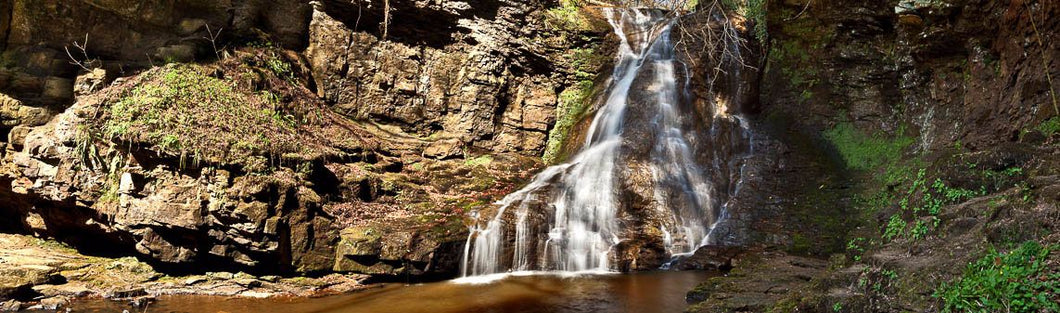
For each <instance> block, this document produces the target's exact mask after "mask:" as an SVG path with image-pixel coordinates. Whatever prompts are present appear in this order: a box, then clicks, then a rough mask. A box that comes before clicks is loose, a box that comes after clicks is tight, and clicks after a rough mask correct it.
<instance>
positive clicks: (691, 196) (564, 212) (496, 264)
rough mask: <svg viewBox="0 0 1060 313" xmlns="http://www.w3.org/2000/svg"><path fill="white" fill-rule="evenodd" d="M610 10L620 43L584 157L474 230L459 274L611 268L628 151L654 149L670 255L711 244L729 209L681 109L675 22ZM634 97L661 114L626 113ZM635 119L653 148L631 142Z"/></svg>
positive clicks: (511, 198) (511, 199) (543, 176)
mask: <svg viewBox="0 0 1060 313" xmlns="http://www.w3.org/2000/svg"><path fill="white" fill-rule="evenodd" d="M604 13H605V15H606V16H607V18H608V22H609V23H610V24H611V26H612V27H613V29H614V33H615V35H616V37H617V38H618V40H619V46H618V53H617V54H618V55H617V56H616V62H615V67H614V71H613V73H612V79H611V81H610V84H609V86H608V88H607V89H606V92H605V93H604V98H603V99H602V100H603V101H602V105H601V106H600V107H599V109H598V111H597V113H596V115H595V117H594V118H593V120H592V124H591V125H590V127H589V130H588V133H587V136H586V137H585V138H586V139H585V142H584V144H583V146H582V148H581V150H580V151H579V153H577V154H576V155H575V156H574V157H572V158H571V159H570V161H569V162H567V163H565V164H560V165H556V166H552V167H549V168H547V169H545V170H544V171H542V172H541V173H540V174H538V175H537V176H535V178H534V179H533V181H532V182H531V183H530V184H528V185H527V186H526V187H524V188H523V189H521V190H519V191H516V192H514V193H512V194H510V195H508V196H506V197H505V198H504V199H502V200H501V201H500V202H499V203H498V205H499V209H498V212H497V214H496V215H495V217H493V218H492V219H490V220H489V221H488V222H487V223H486V224H485V225H484V226H483V225H476V226H474V227H472V229H471V234H470V235H469V237H468V241H467V244H466V245H465V249H464V260H463V261H464V262H463V276H465V277H468V276H479V275H485V274H494V273H504V272H509V271H534V270H548V271H564V272H587V271H593V272H604V271H610V270H612V269H613V265H612V260H613V259H614V258H615V255H614V254H615V253H616V252H615V250H616V246H617V245H619V244H620V243H621V242H622V241H623V240H624V238H623V236H624V234H627V233H625V232H624V231H625V230H624V229H622V227H620V224H621V223H620V221H619V219H620V217H619V215H620V212H619V211H620V210H621V208H624V207H627V206H626V205H625V204H624V203H623V201H628V200H625V197H623V196H622V194H621V192H622V190H623V189H622V188H623V184H624V181H623V180H624V179H625V177H623V176H622V173H623V170H626V169H628V168H631V167H632V165H631V164H630V162H631V161H629V160H628V159H627V158H626V157H625V155H624V154H627V153H630V152H629V151H628V150H630V149H628V148H627V146H638V147H639V146H641V145H649V146H650V149H648V150H650V152H649V153H648V154H650V158H649V159H650V162H648V163H650V164H648V167H649V168H650V171H651V176H652V179H651V180H652V181H651V182H650V184H651V185H652V186H653V189H654V192H653V196H651V197H652V198H653V199H651V200H652V202H653V204H652V206H654V207H656V208H657V209H658V210H659V211H660V212H659V213H660V214H659V215H661V216H668V218H665V220H663V221H660V223H659V225H656V226H655V227H657V229H659V230H660V231H661V232H662V233H663V234H662V236H663V238H662V241H663V243H662V244H663V245H664V246H665V249H666V252H667V253H669V254H670V255H681V254H688V253H691V252H694V251H695V249H696V248H698V247H700V246H702V245H705V244H707V243H708V241H709V238H710V231H711V229H712V228H713V226H714V225H715V224H716V223H717V222H718V218H719V216H721V215H722V214H723V212H722V210H723V209H724V206H723V205H718V203H716V201H715V200H714V199H713V196H712V195H713V194H715V190H714V186H713V185H712V181H711V179H710V178H708V175H704V171H703V169H701V168H700V166H699V165H697V164H696V158H695V157H694V153H695V151H694V148H693V147H692V146H693V145H692V144H690V142H689V140H690V138H694V137H695V136H693V135H692V134H691V129H692V128H693V126H692V124H693V123H694V121H693V119H692V118H689V117H688V116H687V115H689V114H687V113H688V112H686V111H687V110H688V108H687V105H686V106H684V107H682V106H681V105H680V104H681V101H680V100H681V97H682V95H683V93H681V92H679V88H685V87H687V85H688V83H687V82H685V83H684V84H683V85H682V84H678V83H677V74H676V73H675V69H676V67H675V64H677V63H679V62H675V53H674V47H673V43H672V42H671V38H670V37H671V34H670V31H671V29H672V27H673V26H674V23H675V22H674V21H675V20H674V19H670V18H667V17H666V16H665V14H663V12H661V11H658V10H649V9H628V10H625V9H605V11H604ZM682 65H683V64H682ZM679 85H681V86H679ZM631 90H635V92H637V93H638V96H639V98H645V100H644V101H641V102H639V103H637V105H640V104H645V105H655V106H656V108H655V110H654V111H652V112H651V113H648V114H639V115H635V116H627V115H628V114H627V113H628V111H629V109H630V108H631V107H630V105H631V103H633V102H635V101H633V100H631V94H630V93H631ZM644 102H647V103H644ZM640 109H642V108H638V112H639V110H640ZM716 111H717V110H716ZM717 114H718V113H717V112H715V115H717ZM630 119H638V121H640V120H644V123H641V124H645V125H647V126H645V127H650V128H653V130H652V132H653V133H654V136H652V137H653V138H649V141H654V142H643V143H640V142H637V143H631V141H634V139H631V138H627V136H624V134H626V132H627V129H625V128H626V126H628V125H629V124H630V123H629V122H630ZM733 120H735V119H733ZM711 131H712V132H713V130H711ZM715 167H716V166H715ZM549 212H550V213H551V214H548V213H549ZM512 222H514V223H512ZM511 224H514V225H511Z"/></svg>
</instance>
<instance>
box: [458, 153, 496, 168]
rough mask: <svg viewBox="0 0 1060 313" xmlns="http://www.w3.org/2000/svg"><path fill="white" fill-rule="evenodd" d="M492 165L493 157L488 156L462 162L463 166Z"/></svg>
mask: <svg viewBox="0 0 1060 313" xmlns="http://www.w3.org/2000/svg"><path fill="white" fill-rule="evenodd" d="M490 163H493V157H491V156H489V155H481V156H478V157H475V158H471V159H467V160H464V166H486V165H489V164H490Z"/></svg>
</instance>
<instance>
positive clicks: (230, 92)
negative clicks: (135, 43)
mask: <svg viewBox="0 0 1060 313" xmlns="http://www.w3.org/2000/svg"><path fill="white" fill-rule="evenodd" d="M209 72H210V70H209V69H207V68H204V67H202V66H198V65H176V64H175V65H169V66H166V67H162V68H157V69H154V70H152V71H149V72H147V73H145V74H143V75H142V76H141V81H139V82H138V84H137V85H136V86H135V87H133V88H131V89H128V90H126V91H124V92H122V93H121V94H120V96H119V98H118V99H117V101H115V102H113V103H111V104H110V106H109V107H108V108H106V109H107V112H108V114H107V115H106V116H105V117H104V119H103V121H102V123H101V125H100V129H101V131H102V133H103V135H104V136H105V137H107V138H108V139H113V140H123V141H130V142H138V143H146V144H149V145H151V146H153V149H154V150H156V151H158V152H159V153H161V154H167V155H174V156H181V157H182V158H183V157H184V156H189V155H190V156H194V157H196V158H199V157H203V158H211V159H215V160H218V161H233V162H237V161H240V160H241V159H244V158H246V157H247V156H249V155H251V154H263V153H275V154H281V153H302V152H307V149H309V148H308V147H306V145H302V144H301V143H300V142H298V141H297V140H293V138H296V136H295V133H296V128H297V127H298V125H297V124H296V123H295V122H294V120H295V118H293V117H292V116H290V115H288V114H284V113H283V112H282V110H281V109H279V108H278V106H279V98H278V97H277V96H276V95H274V94H271V93H268V92H261V93H252V92H244V91H242V90H238V89H237V88H236V87H235V83H234V82H233V81H230V80H228V79H223V78H217V77H213V76H211V75H209V74H207V73H209Z"/></svg>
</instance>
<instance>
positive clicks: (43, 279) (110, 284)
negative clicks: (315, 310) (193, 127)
mask: <svg viewBox="0 0 1060 313" xmlns="http://www.w3.org/2000/svg"><path fill="white" fill-rule="evenodd" d="M0 243H3V245H2V246H0V265H3V271H0V292H3V294H2V295H0V297H3V298H4V299H11V300H7V301H5V302H3V304H2V305H0V309H2V310H5V311H17V310H22V309H28V310H52V311H54V310H56V309H59V310H62V309H64V308H66V306H67V305H68V304H69V302H70V301H72V300H73V299H79V298H103V299H108V300H113V301H118V302H128V303H130V304H131V305H132V306H133V307H141V308H143V307H144V306H145V305H146V304H147V303H149V302H150V301H152V299H153V298H155V297H158V296H162V295H180V294H195V295H215V296H238V297H257V298H261V297H280V296H298V297H310V296H322V295H329V294H339V293H346V292H352V291H357V290H363V289H365V288H370V287H369V286H367V285H363V284H361V282H362V281H364V280H365V279H366V278H368V276H367V275H354V274H350V275H339V274H333V275H328V276H323V277H319V278H305V277H298V278H282V277H278V276H252V275H249V274H246V273H242V272H239V273H229V272H209V273H206V274H203V275H191V276H183V277H182V276H167V275H163V274H161V273H158V272H155V271H154V269H152V268H151V266H149V265H148V264H146V263H143V262H140V261H138V260H136V258H133V257H124V258H106V257H92V256H85V255H82V254H79V253H78V252H77V251H76V250H73V249H72V248H69V247H67V246H64V245H62V244H60V243H57V242H54V241H46V240H42V239H37V238H33V237H30V236H25V235H8V234H0Z"/></svg>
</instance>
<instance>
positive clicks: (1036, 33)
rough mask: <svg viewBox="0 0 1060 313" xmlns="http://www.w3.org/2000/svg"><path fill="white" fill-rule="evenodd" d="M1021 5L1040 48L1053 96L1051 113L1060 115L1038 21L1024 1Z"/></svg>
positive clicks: (1050, 91) (1043, 67) (1043, 68)
mask: <svg viewBox="0 0 1060 313" xmlns="http://www.w3.org/2000/svg"><path fill="white" fill-rule="evenodd" d="M1023 6H1025V7H1027V18H1028V19H1030V20H1031V28H1034V36H1035V37H1037V39H1038V47H1039V48H1041V50H1042V70H1043V71H1045V80H1046V81H1048V82H1049V94H1050V95H1051V96H1052V98H1053V113H1054V114H1056V115H1057V116H1060V110H1058V109H1057V105H1056V102H1057V100H1056V90H1055V89H1053V75H1052V74H1051V73H1050V72H1049V62H1048V61H1047V60H1046V57H1047V56H1048V55H1047V54H1046V49H1045V45H1044V44H1042V33H1040V32H1038V23H1036V22H1034V12H1031V7H1030V5H1029V4H1027V3H1026V2H1024V3H1023Z"/></svg>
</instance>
